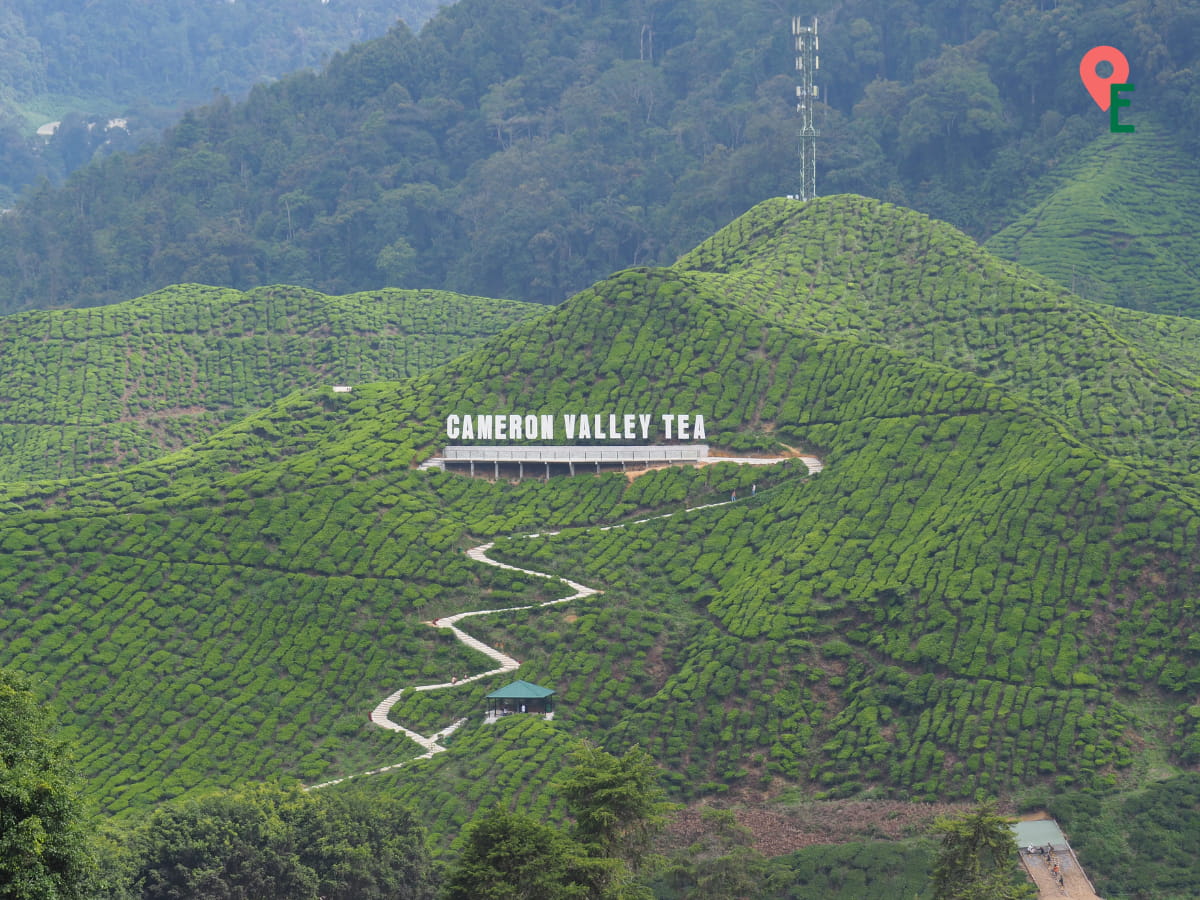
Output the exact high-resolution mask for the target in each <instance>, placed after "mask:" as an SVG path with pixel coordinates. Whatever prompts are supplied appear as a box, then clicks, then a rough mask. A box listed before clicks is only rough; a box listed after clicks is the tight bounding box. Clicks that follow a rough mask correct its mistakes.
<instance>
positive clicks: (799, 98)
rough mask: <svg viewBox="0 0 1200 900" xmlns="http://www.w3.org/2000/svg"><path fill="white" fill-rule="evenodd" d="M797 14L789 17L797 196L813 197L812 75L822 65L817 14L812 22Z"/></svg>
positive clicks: (814, 172)
mask: <svg viewBox="0 0 1200 900" xmlns="http://www.w3.org/2000/svg"><path fill="white" fill-rule="evenodd" d="M800 21H801V20H800V17H799V16H795V17H793V18H792V34H793V36H795V38H796V71H797V72H799V73H800V83H799V84H798V85H796V112H798V113H800V193H799V195H798V199H800V200H812V199H813V198H815V197H816V196H817V135H819V134H820V132H819V131H817V129H816V128H815V127H814V126H813V107H814V106H815V105H816V102H817V86H816V85H815V84H813V77H814V76H815V75H816V73H817V69H819V68H820V67H821V60H820V57H818V56H817V51H818V50H819V49H820V46H821V45H820V42H819V40H818V39H817V17H816V16H813V20H812V26H811V27H809V26H806V25H801V24H800Z"/></svg>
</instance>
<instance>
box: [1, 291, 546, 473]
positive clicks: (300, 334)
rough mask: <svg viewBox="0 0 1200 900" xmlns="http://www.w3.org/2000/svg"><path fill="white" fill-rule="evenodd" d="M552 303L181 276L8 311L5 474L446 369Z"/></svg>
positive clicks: (160, 441) (118, 453) (101, 463)
mask: <svg viewBox="0 0 1200 900" xmlns="http://www.w3.org/2000/svg"><path fill="white" fill-rule="evenodd" d="M538 310H540V307H536V306H533V305H532V304H526V303H517V302H514V301H508V300H485V299H483V298H480V297H466V296H462V295H458V294H449V293H446V292H443V291H402V290H397V289H387V290H381V291H373V292H369V293H361V294H352V295H350V296H346V297H326V296H324V295H322V294H318V293H316V292H315V291H308V290H304V289H301V288H289V287H270V288H256V289H254V290H252V291H248V292H245V293H243V292H241V291H235V290H231V289H229V288H215V287H206V286H203V285H177V286H174V287H172V288H169V289H165V290H163V291H160V292H158V293H156V294H153V295H150V296H147V297H142V298H140V299H138V300H131V301H128V302H126V303H119V304H114V305H111V306H106V307H102V308H97V309H78V310H56V311H46V312H40V311H39V312H29V313H22V314H17V315H13V316H8V317H4V318H0V359H2V360H3V362H4V364H3V366H2V367H0V407H2V408H3V410H4V411H3V414H2V415H0V419H2V421H0V451H3V452H2V453H0V480H6V481H21V480H36V479H40V478H68V477H71V476H74V475H78V474H82V473H83V472H86V471H88V470H90V469H93V468H97V467H101V468H103V467H119V466H122V465H130V464H133V463H136V462H139V461H145V460H148V459H153V458H155V457H157V456H160V455H162V454H163V453H166V452H168V451H170V450H177V449H179V448H180V447H183V446H186V445H188V444H191V443H194V442H196V441H197V440H199V439H200V438H202V437H204V436H205V435H208V434H210V433H212V432H213V431H215V430H217V429H218V428H221V427H223V426H225V425H228V424H229V423H231V422H234V421H236V420H238V419H241V418H243V417H245V416H246V415H249V414H250V413H252V412H255V411H257V410H259V409H261V408H262V407H263V406H266V405H268V404H269V403H271V402H272V401H275V400H278V399H279V398H281V397H283V396H285V395H287V394H290V393H291V392H292V391H295V390H298V389H300V388H313V387H317V386H321V385H324V386H326V387H328V386H330V385H332V384H346V385H355V384H361V383H363V382H365V381H381V380H387V379H398V378H404V377H407V376H411V375H415V374H417V373H419V372H423V371H425V370H427V369H431V368H434V367H435V366H438V365H440V364H442V363H444V362H446V361H447V360H449V359H451V358H453V357H454V356H457V355H458V354H459V353H462V352H463V351H465V350H467V349H469V348H470V347H472V346H473V345H474V344H476V343H477V342H478V341H480V340H482V339H484V338H487V337H490V336H492V335H494V334H496V333H497V332H499V331H502V330H503V329H505V328H506V327H508V326H509V325H511V324H513V323H515V322H517V321H520V320H521V319H522V318H525V317H528V316H529V315H530V314H531V313H533V312H535V311H538Z"/></svg>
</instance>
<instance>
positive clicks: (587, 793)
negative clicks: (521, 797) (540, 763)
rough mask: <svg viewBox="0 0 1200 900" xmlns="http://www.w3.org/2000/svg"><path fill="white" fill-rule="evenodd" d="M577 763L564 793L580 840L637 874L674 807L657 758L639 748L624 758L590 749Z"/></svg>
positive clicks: (578, 755)
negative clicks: (667, 798)
mask: <svg viewBox="0 0 1200 900" xmlns="http://www.w3.org/2000/svg"><path fill="white" fill-rule="evenodd" d="M573 762H574V764H573V765H572V767H571V768H570V770H569V771H568V772H567V774H566V776H565V777H564V778H563V780H562V782H561V788H562V792H563V796H564V797H566V799H567V802H568V803H569V804H570V806H571V811H572V812H573V813H574V815H575V828H574V837H575V839H576V840H578V841H579V842H580V843H581V844H584V845H585V846H590V847H594V848H595V849H596V850H597V851H598V852H597V854H596V855H599V856H609V857H616V858H617V859H621V860H623V861H625V862H626V863H628V864H629V867H630V868H631V869H632V870H633V871H634V872H637V871H638V870H639V869H640V868H641V867H642V864H643V863H644V862H645V860H646V858H647V856H648V855H649V853H650V850H651V847H652V846H653V841H654V837H655V835H657V834H658V833H659V832H660V831H662V829H663V827H664V826H665V825H666V822H667V813H668V812H669V811H670V810H671V809H672V808H673V807H672V804H670V803H668V802H667V800H666V793H665V792H664V791H663V789H662V788H661V787H660V786H659V783H658V776H659V770H658V767H657V766H656V765H655V764H654V760H653V758H651V756H650V754H649V753H647V752H646V751H645V750H643V749H642V748H641V747H639V746H637V745H634V746H633V747H630V748H629V750H628V751H627V752H626V753H625V755H624V756H621V757H617V756H613V755H612V754H611V753H605V752H604V751H603V750H601V749H600V748H599V747H591V746H588V747H585V748H584V749H582V750H580V751H579V752H578V753H576V754H575V757H574V760H573Z"/></svg>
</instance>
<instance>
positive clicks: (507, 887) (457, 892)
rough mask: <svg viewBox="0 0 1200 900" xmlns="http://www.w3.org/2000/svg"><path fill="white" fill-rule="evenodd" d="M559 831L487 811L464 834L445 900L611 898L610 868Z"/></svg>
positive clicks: (513, 815)
mask: <svg viewBox="0 0 1200 900" xmlns="http://www.w3.org/2000/svg"><path fill="white" fill-rule="evenodd" d="M605 862H606V861H601V860H596V859H593V858H591V857H589V856H588V855H587V852H586V850H585V849H584V848H583V847H581V846H580V845H579V844H577V843H576V842H575V841H573V840H571V838H569V837H567V836H566V835H565V834H563V833H562V832H560V831H558V830H556V829H554V828H551V827H550V826H549V825H543V824H542V823H540V822H537V821H535V820H533V819H532V818H530V817H529V816H526V815H522V814H520V813H513V812H509V811H508V810H505V809H499V808H497V809H492V810H490V811H489V812H488V813H486V814H485V815H484V816H483V818H481V819H478V820H477V821H476V822H474V823H473V824H472V825H471V826H470V828H468V829H467V832H466V834H465V836H464V847H463V852H462V857H461V858H460V859H459V861H458V865H457V866H456V867H455V869H454V871H453V873H451V875H450V879H449V881H448V882H447V888H446V894H445V897H446V900H572V898H579V900H587V898H599V897H605V896H610V895H608V894H606V893H605V892H604V887H605V885H606V884H607V883H608V882H610V881H611V880H612V879H611V878H610V871H609V870H610V869H611V866H607V865H605V864H604V863H605Z"/></svg>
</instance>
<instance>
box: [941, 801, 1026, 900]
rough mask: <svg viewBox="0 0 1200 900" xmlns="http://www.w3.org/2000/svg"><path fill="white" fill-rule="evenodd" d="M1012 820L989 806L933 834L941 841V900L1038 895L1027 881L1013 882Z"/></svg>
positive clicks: (1016, 898)
mask: <svg viewBox="0 0 1200 900" xmlns="http://www.w3.org/2000/svg"><path fill="white" fill-rule="evenodd" d="M1012 821H1013V820H1012V819H1009V818H1007V817H1005V816H1001V815H998V814H997V813H996V809H995V806H994V805H989V804H984V805H982V806H980V807H978V808H976V809H975V810H974V811H972V812H969V813H965V814H963V815H961V816H955V817H946V818H942V819H939V820H938V821H937V822H936V823H935V824H934V826H933V833H934V834H935V835H940V836H941V845H940V846H939V847H938V851H937V857H936V859H935V861H934V867H933V896H934V898H935V900H1019V898H1022V897H1031V896H1034V895H1035V894H1036V891H1035V890H1033V886H1032V885H1030V884H1028V883H1027V882H1023V883H1014V881H1013V871H1014V865H1013V864H1014V862H1015V860H1016V857H1017V839H1016V837H1015V835H1014V834H1013V830H1012V827H1011V824H1012Z"/></svg>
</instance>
